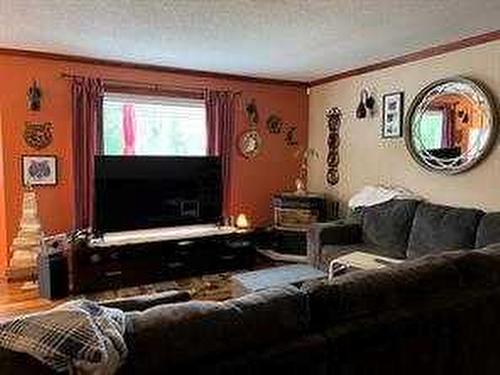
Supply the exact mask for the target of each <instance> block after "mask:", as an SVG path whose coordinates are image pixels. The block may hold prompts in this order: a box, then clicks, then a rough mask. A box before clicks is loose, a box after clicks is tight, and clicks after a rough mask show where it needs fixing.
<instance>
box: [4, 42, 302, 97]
mask: <svg viewBox="0 0 500 375" xmlns="http://www.w3.org/2000/svg"><path fill="white" fill-rule="evenodd" d="M0 55H7V56H14V57H28V58H37V59H44V60H52V61H63V62H71V63H78V64H87V65H99V66H107V67H115V68H125V69H138V70H146V71H149V72H159V73H171V74H183V75H190V76H194V77H201V78H213V79H223V80H231V81H240V82H249V83H261V84H269V85H280V86H292V87H299V88H306V87H307V86H308V83H307V82H301V81H293V80H286V79H275V78H263V77H254V76H246V75H239V74H229V73H218V72H210V71H204V70H196V69H184V68H176V67H169V66H162V65H155V64H142V63H133V62H127V61H121V60H108V59H99V58H93V57H85V56H78V55H66V54H60V53H51V52H41V51H31V50H23V49H15V48H0Z"/></svg>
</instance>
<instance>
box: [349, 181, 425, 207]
mask: <svg viewBox="0 0 500 375" xmlns="http://www.w3.org/2000/svg"><path fill="white" fill-rule="evenodd" d="M392 199H417V200H421V199H422V198H421V197H419V196H418V195H416V194H415V193H413V192H412V191H410V190H408V189H405V188H402V187H390V188H389V187H384V186H365V187H364V188H363V189H361V190H360V191H359V192H357V193H356V194H354V195H353V196H352V198H351V199H350V200H349V208H350V209H356V208H359V207H369V206H374V205H376V204H380V203H384V202H388V201H390V200H392Z"/></svg>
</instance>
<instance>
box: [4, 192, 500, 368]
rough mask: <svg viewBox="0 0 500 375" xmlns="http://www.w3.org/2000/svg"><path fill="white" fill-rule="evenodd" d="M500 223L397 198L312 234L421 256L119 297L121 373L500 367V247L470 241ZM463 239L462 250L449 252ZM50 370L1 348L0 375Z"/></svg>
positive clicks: (491, 238) (325, 240) (488, 238)
mask: <svg viewBox="0 0 500 375" xmlns="http://www.w3.org/2000/svg"><path fill="white" fill-rule="evenodd" d="M393 218H397V220H394V221H393V225H394V227H391V226H390V225H389V224H388V223H387V221H390V220H392V219H393ZM499 220H500V219H499V218H498V214H485V213H483V212H481V211H477V210H465V209H454V208H449V207H442V206H433V205H429V204H426V203H418V202H415V201H397V202H390V203H389V204H384V205H382V206H380V207H372V208H370V209H369V210H366V211H365V212H364V213H363V218H362V221H361V223H353V222H351V223H346V222H344V223H343V224H340V223H334V224H329V225H328V227H327V226H326V225H323V226H320V230H318V228H316V229H315V231H316V233H314V235H315V236H317V238H319V240H320V241H319V242H320V243H321V244H322V245H323V246H337V247H342V246H347V245H348V244H352V243H356V241H354V240H358V241H357V243H358V244H359V245H360V248H361V245H364V246H365V248H366V247H369V248H370V249H372V250H373V249H374V248H375V249H376V250H380V251H382V252H387V254H389V255H392V256H395V255H397V254H399V255H400V257H407V258H416V259H409V260H408V261H406V262H403V263H401V264H398V265H394V266H389V267H386V268H384V269H379V270H371V271H357V272H351V273H348V274H345V275H342V276H339V277H337V278H335V279H333V280H332V281H331V282H327V281H318V282H313V283H308V284H305V285H303V286H302V287H301V288H300V289H298V288H295V287H292V286H290V287H284V288H276V289H268V290H265V291H262V292H258V293H253V294H249V295H246V296H243V297H240V298H237V299H231V300H227V301H224V302H201V301H185V302H177V301H184V300H185V299H186V295H185V294H181V295H167V296H162V298H160V299H159V300H158V301H155V299H150V298H146V299H142V300H139V301H132V302H131V301H118V304H116V303H115V304H114V305H113V306H114V307H120V308H122V309H124V310H127V311H128V312H127V330H126V337H125V339H126V342H127V345H128V348H129V351H130V353H129V356H128V358H127V361H126V363H125V364H124V365H123V367H122V368H121V369H120V371H119V373H120V374H267V373H270V374H287V375H293V374H331V375H358V374H363V375H365V374H366V375H368V374H384V375H387V374H410V375H412V374H415V375H417V374H418V375H422V374H425V375H434V374H435V375H438V374H439V375H442V374H453V375H472V374H474V375H475V374H482V375H490V374H498V373H499V372H500V324H499V316H500V245H492V246H489V247H486V248H481V249H472V248H474V247H480V246H482V245H485V244H487V243H490V242H496V241H497V239H500V237H499V234H500V229H499V226H498V224H499ZM327 228H328V229H327ZM332 228H333V229H332ZM395 228H397V229H395ZM405 230H406V232H405V233H406V234H405V233H403V234H402V232H404V231H405ZM424 234H425V235H424ZM333 239H335V241H334V243H335V245H331V240H333ZM361 239H364V242H361ZM418 241H420V243H418ZM328 244H329V245H328ZM366 245H369V246H366ZM375 245H382V246H380V248H378V247H376V246H375ZM457 246H460V247H464V248H465V250H459V251H447V252H442V251H441V250H443V249H444V250H450V249H452V248H455V247H457ZM323 250H324V249H322V251H323ZM330 250H331V249H330ZM434 250H436V251H435V252H434V253H432V254H428V252H429V251H434ZM335 254H338V253H335ZM136 302H137V303H136ZM158 303H159V304H158ZM108 305H109V304H108ZM48 373H50V371H49V370H48V369H47V368H46V367H44V366H43V365H42V364H41V363H39V362H38V361H37V360H35V359H33V358H31V357H29V356H27V355H25V354H20V353H14V352H10V351H8V350H2V349H0V374H16V375H18V374H48Z"/></svg>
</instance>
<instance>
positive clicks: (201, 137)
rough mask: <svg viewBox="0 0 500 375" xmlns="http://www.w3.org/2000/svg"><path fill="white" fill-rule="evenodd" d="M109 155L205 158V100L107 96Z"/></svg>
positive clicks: (105, 133)
mask: <svg viewBox="0 0 500 375" xmlns="http://www.w3.org/2000/svg"><path fill="white" fill-rule="evenodd" d="M103 137H104V142H103V143H104V153H105V154H106V155H170V156H202V155H206V153H207V130H206V110H205V103H204V101H203V100H197V99H185V98H165V97H147V96H142V95H123V94H106V96H105V98H104V102H103Z"/></svg>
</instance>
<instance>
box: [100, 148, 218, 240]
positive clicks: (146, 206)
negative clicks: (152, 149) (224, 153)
mask: <svg viewBox="0 0 500 375" xmlns="http://www.w3.org/2000/svg"><path fill="white" fill-rule="evenodd" d="M94 202H95V206H94V215H95V218H94V231H95V232H96V233H97V234H104V233H109V232H119V231H130V230H138V229H150V228H160V227H169V226H180V225H194V224H208V223H217V222H220V221H221V218H222V178H221V163H220V159H219V158H217V157H170V156H169V157H163V156H97V157H96V160H95V199H94Z"/></svg>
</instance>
